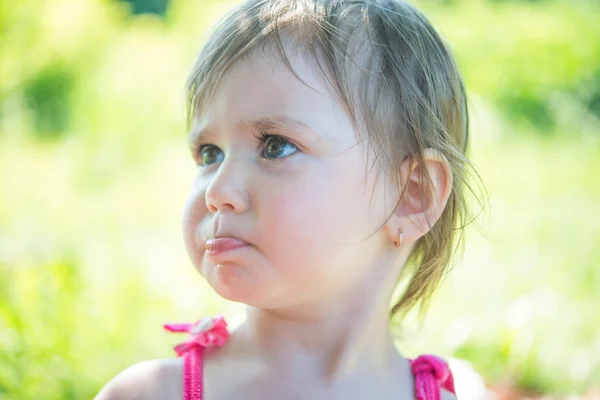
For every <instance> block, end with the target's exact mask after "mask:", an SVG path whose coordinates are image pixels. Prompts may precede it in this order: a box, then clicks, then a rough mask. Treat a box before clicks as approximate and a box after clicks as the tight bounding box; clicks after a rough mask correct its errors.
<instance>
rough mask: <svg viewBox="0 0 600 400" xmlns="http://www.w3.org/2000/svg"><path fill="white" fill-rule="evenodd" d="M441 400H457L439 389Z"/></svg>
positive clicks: (451, 394) (450, 393)
mask: <svg viewBox="0 0 600 400" xmlns="http://www.w3.org/2000/svg"><path fill="white" fill-rule="evenodd" d="M440 394H441V396H440V397H441V400H457V399H456V395H455V394H454V393H452V392H450V391H448V390H446V389H444V388H442V389H441V393H440Z"/></svg>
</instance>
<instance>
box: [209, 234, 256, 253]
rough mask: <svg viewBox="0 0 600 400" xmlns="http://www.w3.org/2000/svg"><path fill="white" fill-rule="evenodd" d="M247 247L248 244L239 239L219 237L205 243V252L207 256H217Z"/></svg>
mask: <svg viewBox="0 0 600 400" xmlns="http://www.w3.org/2000/svg"><path fill="white" fill-rule="evenodd" d="M248 246H250V244H249V243H247V242H245V241H243V240H241V239H238V238H235V237H230V236H219V237H215V238H210V239H208V240H207V241H206V245H205V247H206V250H205V251H206V254H208V255H209V256H219V255H222V254H225V253H228V252H231V251H234V250H237V249H241V248H244V247H248Z"/></svg>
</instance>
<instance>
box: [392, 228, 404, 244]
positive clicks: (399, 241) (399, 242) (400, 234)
mask: <svg viewBox="0 0 600 400" xmlns="http://www.w3.org/2000/svg"><path fill="white" fill-rule="evenodd" d="M401 244H402V229H398V241H397V242H394V245H395V246H396V247H400V245H401Z"/></svg>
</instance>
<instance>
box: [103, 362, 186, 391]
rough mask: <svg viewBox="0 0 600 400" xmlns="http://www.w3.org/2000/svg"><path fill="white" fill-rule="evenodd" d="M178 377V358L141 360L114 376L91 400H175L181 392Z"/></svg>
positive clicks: (180, 375) (179, 364) (180, 382)
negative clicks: (93, 399)
mask: <svg viewBox="0 0 600 400" xmlns="http://www.w3.org/2000/svg"><path fill="white" fill-rule="evenodd" d="M182 375H183V360H182V359H179V358H169V359H160V360H150V361H144V362H141V363H139V364H135V365H132V366H131V367H129V368H127V369H125V370H124V371H122V372H121V373H119V374H118V375H117V376H115V377H114V378H113V379H112V380H111V381H110V382H108V384H107V385H106V386H105V387H104V388H102V390H101V391H100V393H98V395H97V396H96V397H95V400H125V399H128V400H129V399H136V400H154V399H166V398H168V399H177V398H180V396H181V393H182V391H183V384H182Z"/></svg>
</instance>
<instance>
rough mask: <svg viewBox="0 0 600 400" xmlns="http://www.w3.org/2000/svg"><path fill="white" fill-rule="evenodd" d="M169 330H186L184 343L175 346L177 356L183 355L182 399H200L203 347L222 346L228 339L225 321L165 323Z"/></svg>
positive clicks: (218, 319) (217, 319)
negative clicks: (186, 336) (186, 335)
mask: <svg viewBox="0 0 600 400" xmlns="http://www.w3.org/2000/svg"><path fill="white" fill-rule="evenodd" d="M164 328H165V329H166V330H168V331H171V332H188V333H189V336H188V338H187V340H186V341H185V342H184V343H181V344H178V345H177V346H175V352H176V353H177V355H178V356H180V357H181V356H183V400H202V392H203V385H202V375H203V371H202V369H203V364H204V349H205V348H207V347H218V346H223V345H224V344H225V343H226V342H227V339H229V332H228V331H227V323H226V322H225V319H223V317H218V318H205V319H201V320H199V321H197V322H196V323H195V324H165V325H164Z"/></svg>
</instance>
